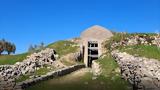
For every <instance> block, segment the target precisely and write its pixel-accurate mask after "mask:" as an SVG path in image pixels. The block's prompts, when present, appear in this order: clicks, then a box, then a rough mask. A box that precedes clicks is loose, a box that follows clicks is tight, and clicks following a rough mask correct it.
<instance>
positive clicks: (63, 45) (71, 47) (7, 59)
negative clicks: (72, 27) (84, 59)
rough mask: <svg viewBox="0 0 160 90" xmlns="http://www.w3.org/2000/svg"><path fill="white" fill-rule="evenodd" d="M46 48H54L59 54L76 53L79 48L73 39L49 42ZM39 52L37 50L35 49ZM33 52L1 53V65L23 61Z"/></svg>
mask: <svg viewBox="0 0 160 90" xmlns="http://www.w3.org/2000/svg"><path fill="white" fill-rule="evenodd" d="M45 48H52V49H55V51H56V52H57V53H58V55H60V56H63V55H66V54H69V53H74V52H76V51H77V49H78V48H79V47H78V46H76V43H74V42H71V41H57V42H54V43H52V44H49V45H48V46H46V47H45ZM38 51H39V50H38ZM35 52H37V51H35ZM30 54H31V53H28V52H27V53H23V54H18V55H1V56H0V65H6V64H9V65H13V64H15V63H16V62H21V61H23V60H24V59H26V57H27V56H28V55H30Z"/></svg>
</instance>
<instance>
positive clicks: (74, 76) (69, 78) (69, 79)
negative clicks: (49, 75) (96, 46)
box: [48, 68, 91, 84]
mask: <svg viewBox="0 0 160 90" xmlns="http://www.w3.org/2000/svg"><path fill="white" fill-rule="evenodd" d="M89 72H91V69H89V68H83V69H80V70H77V71H75V72H72V73H71V74H68V75H66V76H62V77H58V78H56V79H53V80H50V81H49V82H48V83H50V84H66V83H74V82H77V81H78V80H79V79H81V78H82V77H83V76H84V75H85V74H86V73H89Z"/></svg>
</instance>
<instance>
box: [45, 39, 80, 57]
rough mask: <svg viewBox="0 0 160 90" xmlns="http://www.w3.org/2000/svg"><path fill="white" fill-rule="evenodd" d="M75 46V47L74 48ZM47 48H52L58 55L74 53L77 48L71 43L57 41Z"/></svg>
mask: <svg viewBox="0 0 160 90" xmlns="http://www.w3.org/2000/svg"><path fill="white" fill-rule="evenodd" d="M74 45H75V46H74ZM47 48H53V49H55V51H56V52H57V53H58V54H59V55H60V56H62V55H66V54H68V53H74V52H76V51H77V49H78V48H79V47H78V46H76V43H74V42H71V41H62V40H61V41H57V42H55V43H52V44H49V45H48V46H47Z"/></svg>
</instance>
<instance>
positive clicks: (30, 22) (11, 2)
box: [0, 0, 160, 53]
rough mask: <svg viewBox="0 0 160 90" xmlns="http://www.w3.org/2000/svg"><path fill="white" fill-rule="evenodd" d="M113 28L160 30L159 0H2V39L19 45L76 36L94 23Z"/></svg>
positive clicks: (23, 47)
mask: <svg viewBox="0 0 160 90" xmlns="http://www.w3.org/2000/svg"><path fill="white" fill-rule="evenodd" d="M97 24H98V25H102V26H104V27H106V28H108V29H110V30H114V31H122V32H123V31H126V32H155V31H158V30H159V31H160V0H0V39H2V38H5V39H6V40H8V41H11V42H14V43H15V44H16V46H17V51H16V53H22V52H25V51H27V49H28V47H29V46H30V45H31V44H39V43H40V42H44V43H45V44H49V43H51V42H54V41H57V40H63V39H68V38H72V37H77V36H79V35H80V33H81V32H82V31H83V30H84V29H86V28H88V27H90V26H92V25H97Z"/></svg>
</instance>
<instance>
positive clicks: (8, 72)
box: [0, 48, 57, 90]
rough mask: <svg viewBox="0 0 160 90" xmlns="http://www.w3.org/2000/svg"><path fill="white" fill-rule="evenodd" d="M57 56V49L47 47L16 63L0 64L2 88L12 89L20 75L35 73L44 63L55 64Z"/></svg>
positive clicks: (0, 88)
mask: <svg viewBox="0 0 160 90" xmlns="http://www.w3.org/2000/svg"><path fill="white" fill-rule="evenodd" d="M56 58H57V55H56V52H55V50H54V49H49V48H46V49H45V50H42V51H40V52H38V53H34V54H31V55H30V56H27V58H26V59H25V60H23V61H22V62H17V63H16V64H14V65H0V90H10V89H11V88H13V87H14V85H15V79H17V78H19V76H21V75H26V74H29V73H34V72H35V70H36V68H41V67H43V66H44V65H53V64H54V62H55V60H56Z"/></svg>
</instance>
